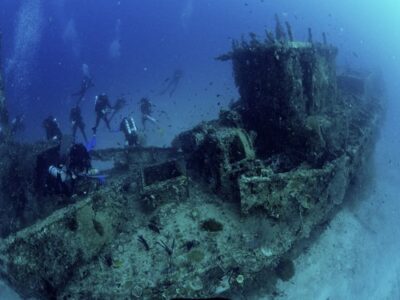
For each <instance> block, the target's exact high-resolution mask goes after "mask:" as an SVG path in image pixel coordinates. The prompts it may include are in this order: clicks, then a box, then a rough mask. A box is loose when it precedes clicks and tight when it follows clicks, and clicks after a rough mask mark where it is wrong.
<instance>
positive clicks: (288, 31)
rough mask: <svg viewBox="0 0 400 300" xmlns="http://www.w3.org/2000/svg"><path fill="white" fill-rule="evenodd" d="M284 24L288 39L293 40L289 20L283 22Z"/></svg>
mask: <svg viewBox="0 0 400 300" xmlns="http://www.w3.org/2000/svg"><path fill="white" fill-rule="evenodd" d="M285 24H286V30H287V33H288V37H289V41H291V42H293V33H292V26H290V23H289V22H285Z"/></svg>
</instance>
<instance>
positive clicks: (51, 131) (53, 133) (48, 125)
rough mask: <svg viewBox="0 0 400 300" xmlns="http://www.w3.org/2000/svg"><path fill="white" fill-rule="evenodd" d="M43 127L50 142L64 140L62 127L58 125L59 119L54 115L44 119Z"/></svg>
mask: <svg viewBox="0 0 400 300" xmlns="http://www.w3.org/2000/svg"><path fill="white" fill-rule="evenodd" d="M43 127H44V129H45V131H46V138H47V140H48V141H50V140H52V141H60V140H61V139H62V133H61V129H60V126H59V125H58V122H57V119H56V118H54V117H53V116H52V115H50V116H48V117H47V118H46V119H44V121H43Z"/></svg>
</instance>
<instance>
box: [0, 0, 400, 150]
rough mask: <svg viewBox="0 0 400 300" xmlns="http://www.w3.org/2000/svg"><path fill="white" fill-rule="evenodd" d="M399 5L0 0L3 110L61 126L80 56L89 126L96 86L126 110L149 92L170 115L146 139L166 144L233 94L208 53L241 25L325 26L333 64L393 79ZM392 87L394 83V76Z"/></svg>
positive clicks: (33, 129)
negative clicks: (335, 52)
mask: <svg viewBox="0 0 400 300" xmlns="http://www.w3.org/2000/svg"><path fill="white" fill-rule="evenodd" d="M398 10H399V7H398V4H397V3H396V1H389V0H387V1H384V2H380V3H379V5H378V4H368V5H366V4H365V2H363V1H361V0H359V1H356V0H352V1H348V2H346V3H345V4H340V5H339V4H337V3H336V2H335V1H323V2H321V1H316V0H315V1H311V0H309V1H301V2H298V1H296V2H294V1H288V0H287V1H279V3H277V2H273V1H267V0H265V1H256V0H254V1H227V0H226V1H224V0H220V1H207V0H205V1H195V0H184V1H183V0H182V1H173V0H170V1H161V0H159V1H157V0H152V1H145V2H144V1H123V0H122V1H106V0H96V1H95V0H91V1H90V0H86V1H75V0H69V1H65V0H58V1H51V2H46V1H43V0H31V1H27V0H26V1H11V0H2V1H1V11H0V13H1V18H0V28H1V31H2V35H3V48H2V57H3V65H4V68H5V78H6V86H7V97H8V99H9V102H10V111H11V114H12V115H18V114H22V113H23V114H26V122H27V123H28V126H27V127H29V131H26V132H25V137H26V138H29V139H39V138H42V137H43V130H42V128H41V126H40V124H41V121H42V120H43V119H44V118H45V117H46V116H47V115H49V114H53V115H54V116H56V117H57V118H58V120H59V121H60V122H61V126H62V128H63V131H65V132H69V130H70V129H69V123H68V113H69V109H70V107H71V106H72V105H73V103H74V99H73V98H71V96H70V94H71V93H73V92H74V91H76V90H77V89H79V85H80V80H81V78H82V65H83V64H87V65H88V67H89V70H90V73H91V75H92V76H93V78H94V82H95V87H94V88H93V89H91V90H90V93H89V94H88V95H87V97H86V98H85V101H84V102H83V115H84V119H85V120H86V123H87V124H88V126H87V127H89V128H90V127H91V124H92V123H93V122H94V112H93V105H94V96H95V95H96V94H98V93H101V92H106V93H108V94H109V95H110V97H111V98H112V99H113V98H114V99H115V98H116V97H118V96H120V95H125V96H126V97H127V99H129V102H130V105H129V107H127V110H129V112H131V111H133V112H134V113H137V111H138V101H139V99H140V98H141V97H143V96H148V97H150V98H151V100H152V101H153V102H154V104H156V105H157V106H158V108H159V110H160V111H162V110H164V111H165V112H166V113H167V114H168V118H167V117H166V116H162V117H161V118H164V119H165V120H163V123H164V124H162V125H163V129H162V132H161V133H159V134H158V135H159V136H151V137H149V142H150V143H152V144H159V145H164V144H168V142H169V140H170V139H171V137H172V136H173V135H174V134H176V133H177V132H179V131H181V130H182V128H187V127H190V126H191V125H193V124H195V123H197V122H198V121H199V120H201V119H209V118H212V117H215V116H216V114H217V112H218V110H219V106H224V105H225V106H226V105H227V104H228V103H229V101H231V99H236V98H237V96H238V95H237V91H236V89H235V87H234V84H233V78H232V76H231V66H230V65H229V63H221V62H218V61H215V60H214V58H215V57H216V56H218V55H219V54H222V53H224V52H226V51H228V50H229V49H230V46H231V42H232V39H240V37H241V36H242V35H247V34H248V33H249V32H255V33H256V34H258V35H259V36H260V37H264V32H265V29H272V28H273V26H274V14H275V13H277V14H278V15H279V16H280V17H281V19H282V20H283V21H289V22H290V23H291V24H292V27H293V31H294V35H295V37H296V38H297V39H305V37H306V33H307V28H308V27H311V28H312V29H313V32H314V35H315V38H316V39H318V38H320V36H321V34H322V32H326V33H327V36H328V40H329V42H330V43H332V44H334V45H337V46H338V47H339V48H340V53H339V58H338V62H339V64H342V65H346V66H351V67H363V68H364V67H365V68H381V69H384V70H385V74H393V76H392V75H390V77H393V78H396V77H398V76H396V75H397V71H398V65H399V62H398V57H397V56H398V53H399V51H398V50H399V49H398V48H399V43H398V42H397V41H398V34H399V33H398V32H396V30H395V28H398V27H399V26H398V25H399V24H398V23H399V22H400V21H399V20H398V18H397V15H396V13H398ZM176 69H180V70H182V71H183V75H184V76H183V77H182V80H181V82H180V83H179V88H177V91H176V94H174V97H168V95H163V96H160V95H157V92H158V91H160V90H161V89H162V86H163V82H164V81H165V80H166V79H168V78H169V77H171V75H172V74H173V72H174V70H176ZM387 76H388V75H387ZM392 86H393V91H397V90H398V85H397V84H396V82H395V81H393V85H392ZM394 93H395V92H394ZM127 113H128V112H127ZM89 125H90V126H89ZM156 135H157V134H156ZM108 138H109V137H107V139H108ZM116 139H118V138H116ZM121 139H122V138H121Z"/></svg>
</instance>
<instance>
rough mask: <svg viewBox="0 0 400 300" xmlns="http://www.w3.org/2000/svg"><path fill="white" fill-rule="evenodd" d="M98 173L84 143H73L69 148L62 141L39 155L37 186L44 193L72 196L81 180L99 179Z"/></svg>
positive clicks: (36, 173)
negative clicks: (92, 164)
mask: <svg viewBox="0 0 400 300" xmlns="http://www.w3.org/2000/svg"><path fill="white" fill-rule="evenodd" d="M97 173H98V170H96V169H93V168H92V166H91V158H90V155H89V152H88V151H87V149H86V147H85V146H84V145H83V144H72V145H70V146H69V148H67V147H66V146H65V145H62V144H61V143H60V144H58V145H57V146H55V147H52V148H50V149H47V150H46V151H44V152H42V153H41V154H39V155H38V157H37V159H36V168H35V175H36V176H35V188H36V190H37V192H39V193H40V194H42V195H49V194H62V195H66V196H72V195H73V194H74V193H75V192H76V186H77V183H78V182H79V181H80V180H82V179H92V178H96V179H98V178H99V176H97Z"/></svg>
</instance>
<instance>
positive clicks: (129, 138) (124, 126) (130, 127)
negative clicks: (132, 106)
mask: <svg viewBox="0 0 400 300" xmlns="http://www.w3.org/2000/svg"><path fill="white" fill-rule="evenodd" d="M119 128H120V131H122V132H123V133H124V135H125V146H138V145H139V143H138V138H139V137H138V133H137V128H136V124H135V120H134V119H133V117H125V118H123V119H122V121H121V124H120V127H119Z"/></svg>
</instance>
